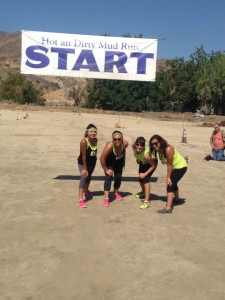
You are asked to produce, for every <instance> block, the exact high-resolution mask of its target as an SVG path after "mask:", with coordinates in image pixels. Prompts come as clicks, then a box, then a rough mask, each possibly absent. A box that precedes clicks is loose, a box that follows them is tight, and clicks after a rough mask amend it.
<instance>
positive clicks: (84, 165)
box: [77, 124, 98, 208]
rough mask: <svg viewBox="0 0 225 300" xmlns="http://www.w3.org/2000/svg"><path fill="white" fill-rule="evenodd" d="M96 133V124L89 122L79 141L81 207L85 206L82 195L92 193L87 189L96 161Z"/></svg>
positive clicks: (90, 194)
mask: <svg viewBox="0 0 225 300" xmlns="http://www.w3.org/2000/svg"><path fill="white" fill-rule="evenodd" d="M96 135H97V128H96V126H95V125H94V124H89V125H88V126H87V128H86V131H85V134H84V138H83V139H82V140H81V141H80V155H79V157H78V159H77V161H78V168H79V170H80V176H81V179H80V184H79V200H78V203H79V205H80V207H82V208H86V207H87V205H86V201H85V197H84V196H86V197H92V193H91V192H90V191H89V185H90V182H91V175H92V173H93V171H94V169H95V165H96V161H97V143H98V140H97V138H96Z"/></svg>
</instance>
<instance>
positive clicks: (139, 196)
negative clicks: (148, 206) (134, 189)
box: [135, 191, 145, 199]
mask: <svg viewBox="0 0 225 300" xmlns="http://www.w3.org/2000/svg"><path fill="white" fill-rule="evenodd" d="M135 197H136V198H139V199H142V198H144V197H145V192H143V191H141V192H139V193H137V194H136V195H135Z"/></svg>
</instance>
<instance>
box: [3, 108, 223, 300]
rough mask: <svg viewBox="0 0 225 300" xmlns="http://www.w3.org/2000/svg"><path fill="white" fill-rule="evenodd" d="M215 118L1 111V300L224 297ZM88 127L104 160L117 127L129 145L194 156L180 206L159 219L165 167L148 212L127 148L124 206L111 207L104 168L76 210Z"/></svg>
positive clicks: (220, 168)
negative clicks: (150, 143) (148, 143)
mask: <svg viewBox="0 0 225 300" xmlns="http://www.w3.org/2000/svg"><path fill="white" fill-rule="evenodd" d="M221 118H222V117H220V120H222V119H221ZM216 120H218V117H216V116H209V117H205V118H204V119H203V118H198V117H196V116H195V115H194V114H168V113H160V114H159V113H151V114H150V113H149V114H147V113H146V114H145V113H142V114H120V115H118V114H116V113H114V114H112V113H109V112H108V113H106V112H105V113H104V112H99V111H92V112H90V111H85V110H79V111H78V110H76V109H61V110H60V109H53V108H45V109H43V108H42V109H41V108H39V109H31V108H29V109H28V110H27V108H24V107H22V108H21V109H19V108H16V107H13V106H1V109H0V136H1V143H0V176H1V185H0V205H1V209H0V243H1V247H0V269H1V276H0V290H1V292H0V299H1V300H56V299H60V300H62V299H63V300H125V299H126V300H127V299H129V300H164V299H166V300H170V299H171V300H172V299H173V300H178V299H179V300H180V299H182V300H193V299H198V300H212V299H216V300H222V299H225V284H224V280H225V254H224V249H225V217H224V216H225V202H224V191H225V190H224V179H225V162H224V163H223V162H215V161H208V162H206V161H204V160H203V158H204V157H205V156H206V155H207V154H210V146H209V136H210V134H211V131H212V127H211V123H212V122H213V121H216ZM89 123H94V124H95V125H96V126H97V127H98V138H99V145H98V157H99V156H100V153H101V151H102V149H103V147H104V145H105V143H106V142H107V141H108V140H110V139H111V134H112V132H113V130H114V126H115V124H116V123H117V124H118V125H119V126H120V130H121V131H122V132H123V134H124V138H125V139H127V140H128V142H129V143H130V145H131V143H132V142H133V141H134V140H135V139H136V137H137V136H140V135H141V136H144V137H145V138H146V139H147V140H149V138H150V137H151V136H152V135H153V134H155V133H157V134H160V135H162V136H163V137H164V138H166V139H167V140H168V142H169V143H170V144H172V145H174V146H175V147H176V149H177V150H178V151H179V152H180V153H182V154H183V155H188V158H189V167H188V172H187V173H186V175H185V176H184V177H183V179H182V180H181V181H180V184H179V187H180V194H181V198H182V199H183V202H182V205H179V206H175V207H174V210H173V213H172V214H167V215H160V214H158V213H157V210H158V209H161V208H164V207H165V201H166V190H165V175H166V168H165V166H163V165H161V163H159V165H158V168H157V170H156V171H155V173H154V175H153V178H152V183H151V201H152V206H151V208H150V209H147V210H144V211H142V210H140V209H139V205H140V202H139V200H137V199H136V198H135V196H134V195H135V193H137V192H138V191H140V188H139V183H138V180H137V170H138V167H137V164H136V162H135V159H134V157H133V153H132V149H131V146H129V147H128V150H127V152H128V153H127V161H126V168H125V171H124V175H123V182H122V186H121V193H122V195H123V197H124V200H123V201H112V202H111V203H110V207H109V208H105V207H104V206H103V205H102V201H103V179H104V177H103V171H102V168H101V166H100V162H99V160H98V163H97V166H96V169H95V172H94V174H93V180H92V183H91V186H90V188H91V190H92V191H93V194H94V197H93V199H92V200H90V201H88V203H87V206H88V207H87V209H81V208H79V207H78V204H77V200H78V185H79V172H78V168H77V161H76V159H77V156H78V154H79V142H80V140H81V138H82V137H83V134H84V131H85V128H86V126H87V125H88V124H89ZM183 129H185V131H186V132H185V133H186V135H185V137H186V140H187V143H182V142H181V141H182V138H183V137H184V131H183ZM112 200H113V198H112Z"/></svg>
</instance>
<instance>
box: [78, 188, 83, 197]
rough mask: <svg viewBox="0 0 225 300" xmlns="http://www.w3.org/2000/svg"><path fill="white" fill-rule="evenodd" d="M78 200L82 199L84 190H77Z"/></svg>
mask: <svg viewBox="0 0 225 300" xmlns="http://www.w3.org/2000/svg"><path fill="white" fill-rule="evenodd" d="M79 199H84V189H79Z"/></svg>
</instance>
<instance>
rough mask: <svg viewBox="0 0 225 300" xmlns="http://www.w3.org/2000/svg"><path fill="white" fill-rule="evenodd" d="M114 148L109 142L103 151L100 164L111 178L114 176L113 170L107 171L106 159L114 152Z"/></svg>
mask: <svg viewBox="0 0 225 300" xmlns="http://www.w3.org/2000/svg"><path fill="white" fill-rule="evenodd" d="M112 147H113V145H112V142H108V143H107V144H106V145H105V148H104V149H103V151H102V153H101V156H100V163H101V165H102V168H103V170H104V172H105V173H106V174H108V175H110V176H112V174H113V172H112V170H109V169H107V166H106V158H107V156H108V155H109V153H110V152H111V151H112Z"/></svg>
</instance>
